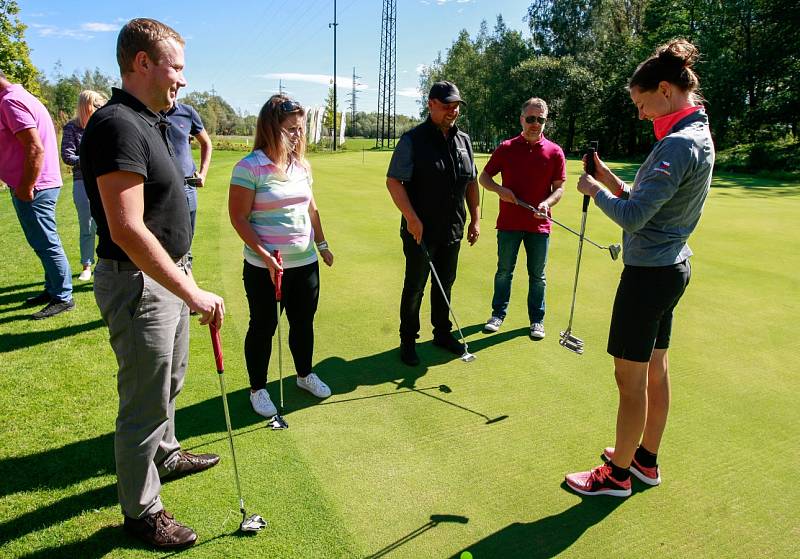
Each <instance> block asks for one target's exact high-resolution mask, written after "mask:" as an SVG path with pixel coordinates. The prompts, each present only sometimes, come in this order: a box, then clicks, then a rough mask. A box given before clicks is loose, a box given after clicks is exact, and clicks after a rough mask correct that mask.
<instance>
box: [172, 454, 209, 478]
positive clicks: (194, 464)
mask: <svg viewBox="0 0 800 559" xmlns="http://www.w3.org/2000/svg"><path fill="white" fill-rule="evenodd" d="M218 463H219V456H217V455H216V454H192V453H191V452H184V451H183V450H181V451H180V455H179V457H178V461H177V462H176V463H175V468H173V469H172V471H170V472H169V473H167V474H166V475H164V476H163V477H162V478H161V479H164V480H166V479H178V478H179V477H183V476H188V475H192V474H196V473H197V472H202V471H203V470H207V469H209V468H213V467H214V466H216V465H217V464H218Z"/></svg>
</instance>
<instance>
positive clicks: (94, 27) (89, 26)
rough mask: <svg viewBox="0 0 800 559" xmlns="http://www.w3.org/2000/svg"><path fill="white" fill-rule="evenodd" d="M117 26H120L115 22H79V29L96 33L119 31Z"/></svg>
mask: <svg viewBox="0 0 800 559" xmlns="http://www.w3.org/2000/svg"><path fill="white" fill-rule="evenodd" d="M119 28H120V26H119V25H118V24H116V23H100V22H97V21H90V22H88V23H83V24H81V29H83V30H84V31H95V32H98V33H103V32H107V31H119Z"/></svg>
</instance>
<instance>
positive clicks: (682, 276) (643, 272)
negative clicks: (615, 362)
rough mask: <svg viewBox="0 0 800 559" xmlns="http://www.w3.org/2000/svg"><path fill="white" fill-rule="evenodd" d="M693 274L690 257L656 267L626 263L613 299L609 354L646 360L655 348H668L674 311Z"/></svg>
mask: <svg viewBox="0 0 800 559" xmlns="http://www.w3.org/2000/svg"><path fill="white" fill-rule="evenodd" d="M691 275H692V268H691V266H690V265H689V260H684V261H683V262H680V263H679V264H672V265H670V266H659V267H655V268H648V267H644V266H625V268H624V269H623V270H622V276H621V277H620V281H619V287H617V296H616V298H615V299H614V312H613V314H612V316H611V328H610V331H609V333H608V353H610V354H611V355H613V356H614V357H618V358H620V359H627V360H629V361H639V362H642V363H646V362H648V361H650V356H651V355H652V354H653V349H654V348H655V349H667V348H668V347H669V336H670V332H671V331H672V311H673V310H674V309H675V307H676V305H677V304H678V301H680V298H681V296H682V295H683V292H684V291H685V290H686V286H687V285H688V284H689V278H690V277H691Z"/></svg>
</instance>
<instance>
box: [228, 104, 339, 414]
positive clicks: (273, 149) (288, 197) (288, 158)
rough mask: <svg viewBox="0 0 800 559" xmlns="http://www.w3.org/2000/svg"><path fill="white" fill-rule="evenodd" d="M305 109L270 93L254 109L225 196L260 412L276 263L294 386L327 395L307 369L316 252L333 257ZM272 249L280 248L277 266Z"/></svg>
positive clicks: (264, 401)
mask: <svg viewBox="0 0 800 559" xmlns="http://www.w3.org/2000/svg"><path fill="white" fill-rule="evenodd" d="M305 116H306V112H305V110H304V109H303V107H302V106H300V104H299V103H297V102H295V101H293V100H291V99H289V98H288V97H286V96H283V95H273V96H272V97H270V99H269V101H267V102H266V104H265V105H264V106H263V107H262V108H261V111H260V112H259V115H258V123H257V125H256V135H255V140H254V142H253V151H252V152H251V153H250V154H248V155H247V156H246V157H245V158H244V159H242V160H241V161H239V163H237V164H236V166H235V167H234V169H233V174H232V176H231V185H230V190H229V196H228V212H229V214H230V219H231V223H232V224H233V227H234V229H236V232H237V233H238V234H239V236H240V237H241V238H242V240H243V241H244V243H245V247H244V272H243V279H244V288H245V292H246V294H247V302H248V305H249V307H250V325H249V328H248V330H247V335H246V337H245V342H244V353H245V361H246V363H247V373H248V375H249V377H250V402H251V404H252V405H253V409H254V410H255V412H256V413H258V414H259V415H263V416H264V417H272V416H274V415H275V414H276V413H277V410H276V408H275V405H274V404H273V403H272V401H271V399H270V397H269V394H268V393H267V389H266V387H267V367H268V365H269V359H270V354H271V348H272V344H271V340H272V336H273V335H274V333H275V330H276V327H277V324H278V313H277V307H276V298H275V288H274V281H275V274H276V272H277V271H279V270H282V271H283V281H282V285H281V292H282V297H281V305H283V307H284V308H285V309H286V316H287V317H288V319H289V349H290V351H291V353H292V358H293V359H294V366H295V370H296V371H297V386H298V387H300V388H303V389H305V390H308V391H309V392H311V393H312V394H313V395H315V396H317V397H318V398H327V397H328V396H330V394H331V391H330V388H328V386H327V385H326V384H325V383H324V382H322V380H320V378H319V377H318V376H317V375H316V374H315V373H314V372H313V371H312V368H311V360H312V356H313V351H314V314H315V313H316V311H317V301H318V299H319V264H318V261H317V252H319V256H321V257H322V260H323V261H324V262H325V264H327V265H328V266H331V265H332V264H333V253H332V252H331V251H330V249H329V248H328V243H327V242H326V241H325V235H324V234H323V232H322V223H321V221H320V218H319V212H318V211H317V205H316V203H315V202H314V196H313V193H312V191H311V183H312V178H311V167H310V165H309V164H308V161H306V159H305V157H304V154H305V147H306V138H305ZM275 250H280V253H281V257H282V259H283V264H282V265H281V264H279V263H278V262H277V260H276V259H275V257H274V251H275Z"/></svg>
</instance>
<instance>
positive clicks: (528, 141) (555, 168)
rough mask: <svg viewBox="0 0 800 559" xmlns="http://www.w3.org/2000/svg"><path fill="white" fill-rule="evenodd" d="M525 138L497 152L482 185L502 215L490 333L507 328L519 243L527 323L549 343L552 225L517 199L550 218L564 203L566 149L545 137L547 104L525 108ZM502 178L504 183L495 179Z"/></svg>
mask: <svg viewBox="0 0 800 559" xmlns="http://www.w3.org/2000/svg"><path fill="white" fill-rule="evenodd" d="M519 121H520V124H521V125H522V133H521V134H520V135H519V136H516V137H514V138H511V139H509V140H506V141H504V142H503V143H501V144H500V145H499V146H498V147H497V149H496V150H495V151H494V153H492V156H491V158H490V159H489V162H488V163H487V164H486V167H484V169H483V172H482V173H481V175H480V178H479V182H480V183H481V185H483V187H484V188H486V189H487V190H491V191H492V192H496V193H497V195H498V196H499V197H500V214H499V215H498V216H497V273H496V274H495V275H494V296H493V297H492V316H491V318H490V319H489V320H488V321H486V325H485V326H484V330H485V331H486V332H497V331H498V330H499V329H500V326H501V325H502V324H503V320H504V319H505V317H506V311H507V310H508V301H509V299H510V297H511V279H512V277H513V275H514V267H515V266H516V263H517V253H518V252H519V246H520V244H524V245H525V254H526V255H527V260H528V319H529V320H530V324H531V330H530V336H531V339H533V340H541V339H542V338H544V289H545V284H546V282H545V275H544V267H545V264H546V263H547V247H548V242H549V239H550V222H549V221H548V220H546V219H540V218H538V217H536V216H535V215H534V214H532V213H531V212H530V211H528V210H526V209H524V208H523V207H522V206H518V205H517V199H519V200H521V201H523V202H527V203H528V204H530V205H532V206H534V207H536V208H538V210H539V211H540V212H542V213H543V214H547V215H550V208H552V207H553V206H554V205H556V204H557V203H558V201H559V200H561V196H562V195H563V194H564V188H563V186H564V180H565V179H566V176H567V175H566V162H565V159H564V152H563V151H562V150H561V148H560V147H559V146H558V145H557V144H555V143H553V142H551V141H550V140H548V139H547V138H545V137H544V135H543V134H542V133H543V132H544V126H545V123H546V122H547V103H545V102H544V101H543V100H542V99H539V98H536V97H534V98H531V99H528V100H527V101H525V103H524V104H523V105H522V113H521V115H520V117H519ZM497 173H500V175H501V176H502V179H503V184H502V185H499V184H497V183H496V182H495V181H494V179H493V177H494V176H495V175H497Z"/></svg>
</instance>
